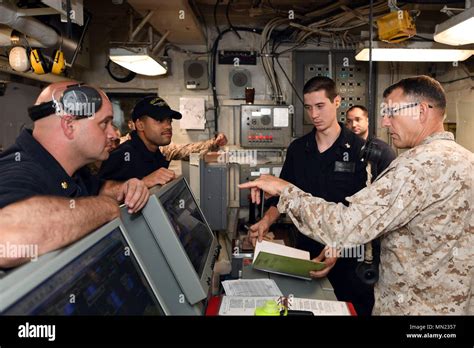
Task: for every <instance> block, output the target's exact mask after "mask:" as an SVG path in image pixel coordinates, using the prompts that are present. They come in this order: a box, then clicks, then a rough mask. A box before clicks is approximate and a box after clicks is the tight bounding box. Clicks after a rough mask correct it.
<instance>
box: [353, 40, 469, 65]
mask: <svg viewBox="0 0 474 348" xmlns="http://www.w3.org/2000/svg"><path fill="white" fill-rule="evenodd" d="M368 47H369V45H368V42H365V43H363V44H362V45H361V46H360V47H359V49H358V50H357V52H356V57H355V59H356V60H359V61H368V60H369V48H368ZM473 54H474V47H473V46H468V47H463V48H462V49H461V48H452V47H449V46H445V45H442V44H438V43H432V42H410V43H403V44H398V45H393V44H388V43H385V42H373V43H372V60H373V61H382V62H384V61H385V62H390V61H392V62H460V61H463V60H466V59H467V58H469V57H470V56H471V55H473Z"/></svg>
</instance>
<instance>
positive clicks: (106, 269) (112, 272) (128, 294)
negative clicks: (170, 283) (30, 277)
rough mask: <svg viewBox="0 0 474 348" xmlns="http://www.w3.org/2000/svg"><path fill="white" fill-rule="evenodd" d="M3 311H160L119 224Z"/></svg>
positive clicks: (36, 313)
mask: <svg viewBox="0 0 474 348" xmlns="http://www.w3.org/2000/svg"><path fill="white" fill-rule="evenodd" d="M5 314H9V315H15V314H30V315H162V314H163V311H162V308H161V306H160V304H159V302H158V300H157V298H156V297H155V295H154V293H153V290H152V289H151V287H150V285H149V283H148V281H147V279H146V278H145V276H144V274H143V272H142V270H141V267H140V265H139V264H138V262H137V259H136V257H135V255H134V254H133V252H132V250H131V248H130V246H129V244H128V243H127V241H126V239H125V238H124V236H123V235H122V231H121V229H120V227H117V228H115V229H113V230H112V231H111V232H110V233H108V234H107V235H106V236H105V237H103V238H102V239H100V240H99V241H98V242H96V243H94V244H93V245H92V246H90V247H89V248H88V249H86V250H85V251H84V252H82V253H81V254H80V255H78V256H77V257H75V258H74V259H73V260H71V261H70V262H69V263H67V264H66V265H65V266H64V267H62V268H61V269H60V270H59V271H58V272H55V273H54V274H53V275H51V276H50V277H49V278H47V279H46V280H44V281H43V282H41V283H40V284H38V286H36V287H35V288H34V289H33V290H31V291H29V292H28V293H27V294H26V295H25V296H23V297H22V298H21V299H20V300H18V301H16V302H15V303H14V304H12V305H11V306H10V307H9V308H7V310H6V311H5Z"/></svg>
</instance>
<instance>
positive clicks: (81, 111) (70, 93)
mask: <svg viewBox="0 0 474 348" xmlns="http://www.w3.org/2000/svg"><path fill="white" fill-rule="evenodd" d="M101 106H102V97H101V95H100V93H99V91H97V90H96V89H95V88H93V87H90V86H85V85H80V84H77V85H71V86H68V87H67V88H66V90H65V91H64V93H63V94H62V96H61V98H59V100H55V99H54V92H53V100H51V101H49V102H46V103H41V104H39V105H33V106H31V107H29V108H28V114H29V116H30V118H31V119H32V120H33V121H37V120H39V119H41V118H43V117H46V116H49V115H52V114H54V113H56V114H58V115H72V116H74V117H75V118H86V117H91V116H93V115H94V114H95V113H96V112H97V111H99V109H100V107H101Z"/></svg>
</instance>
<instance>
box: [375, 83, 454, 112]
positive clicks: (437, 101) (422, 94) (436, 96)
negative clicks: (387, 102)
mask: <svg viewBox="0 0 474 348" xmlns="http://www.w3.org/2000/svg"><path fill="white" fill-rule="evenodd" d="M396 88H401V89H402V90H403V93H404V94H405V95H409V96H413V97H415V98H424V99H428V100H429V101H430V102H432V103H433V104H434V106H435V107H438V108H440V109H442V110H445V109H446V95H445V93H444V89H443V87H442V86H441V84H440V83H439V82H438V81H436V80H435V79H434V78H432V77H429V76H426V75H419V76H413V77H409V78H406V79H403V80H400V81H398V82H397V83H395V84H393V85H391V86H390V87H388V88H387V89H385V91H384V92H383V97H384V98H387V96H388V95H389V94H390V93H392V92H393V91H394V90H395V89H396Z"/></svg>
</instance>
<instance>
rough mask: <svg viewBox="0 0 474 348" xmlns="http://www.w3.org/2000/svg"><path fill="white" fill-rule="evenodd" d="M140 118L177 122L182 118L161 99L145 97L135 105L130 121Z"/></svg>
mask: <svg viewBox="0 0 474 348" xmlns="http://www.w3.org/2000/svg"><path fill="white" fill-rule="evenodd" d="M142 116H149V117H151V118H154V119H155V120H157V121H163V120H164V119H166V118H168V117H171V118H174V119H176V120H179V119H181V117H183V116H182V115H181V114H180V113H179V112H178V111H174V110H172V109H171V108H170V107H169V105H168V104H167V103H166V102H165V101H164V100H163V99H162V98H160V97H156V96H150V97H145V98H143V99H142V100H140V101H139V102H138V103H137V104H136V105H135V107H134V108H133V112H132V120H133V121H136V120H138V119H139V118H140V117H142Z"/></svg>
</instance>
